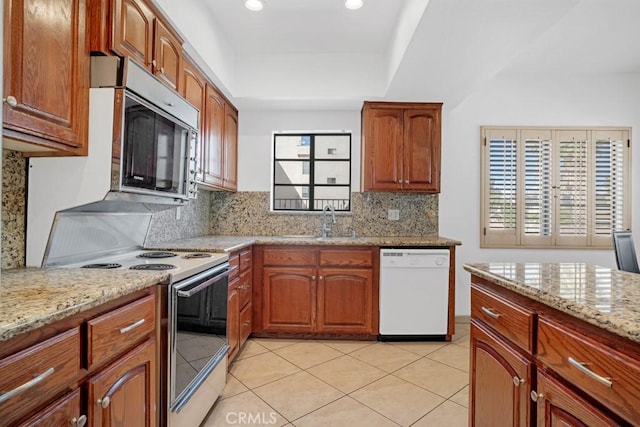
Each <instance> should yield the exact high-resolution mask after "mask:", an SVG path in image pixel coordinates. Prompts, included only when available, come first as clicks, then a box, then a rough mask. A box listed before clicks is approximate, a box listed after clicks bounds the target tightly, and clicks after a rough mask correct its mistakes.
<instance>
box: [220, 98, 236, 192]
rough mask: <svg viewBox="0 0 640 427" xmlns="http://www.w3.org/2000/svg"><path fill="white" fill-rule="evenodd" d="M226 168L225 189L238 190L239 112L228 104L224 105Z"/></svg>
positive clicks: (224, 170) (224, 172)
mask: <svg viewBox="0 0 640 427" xmlns="http://www.w3.org/2000/svg"><path fill="white" fill-rule="evenodd" d="M223 154H224V168H223V176H224V182H223V187H224V188H225V189H227V190H233V191H235V190H236V189H237V188H238V112H237V111H236V110H235V109H234V108H233V107H232V106H230V105H229V104H228V103H225V105H224V145H223Z"/></svg>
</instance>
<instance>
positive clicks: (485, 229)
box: [483, 227, 487, 236]
mask: <svg viewBox="0 0 640 427" xmlns="http://www.w3.org/2000/svg"><path fill="white" fill-rule="evenodd" d="M483 233H484V235H485V236H486V235H487V227H484V230H483Z"/></svg>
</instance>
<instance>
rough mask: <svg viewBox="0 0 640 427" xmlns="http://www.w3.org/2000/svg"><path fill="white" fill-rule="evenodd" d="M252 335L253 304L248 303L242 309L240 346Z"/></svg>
mask: <svg viewBox="0 0 640 427" xmlns="http://www.w3.org/2000/svg"><path fill="white" fill-rule="evenodd" d="M249 335H251V304H247V305H246V306H245V307H244V308H243V309H242V311H240V348H242V346H243V345H244V343H245V341H247V338H249Z"/></svg>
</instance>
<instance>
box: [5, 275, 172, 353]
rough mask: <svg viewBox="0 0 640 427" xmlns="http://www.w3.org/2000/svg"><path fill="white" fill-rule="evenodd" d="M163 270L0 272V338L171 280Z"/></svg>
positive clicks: (27, 330) (7, 337)
mask: <svg viewBox="0 0 640 427" xmlns="http://www.w3.org/2000/svg"><path fill="white" fill-rule="evenodd" d="M168 278H169V274H168V273H167V272H163V271H132V270H87V269H81V268H48V269H37V268H27V269H16V270H3V271H2V272H0V342H2V341H6V340H8V339H10V338H13V337H14V336H16V335H18V334H21V333H24V332H29V331H31V330H34V329H36V328H39V327H40V326H43V325H47V324H50V323H53V322H55V321H57V320H61V319H64V318H65V317H68V316H71V315H73V314H76V313H79V312H82V311H85V310H88V309H90V308H93V307H97V306H99V305H101V304H104V303H106V302H109V301H111V300H113V299H116V298H118V297H121V296H124V295H127V294H130V293H132V292H135V291H138V290H141V289H144V288H147V287H149V286H153V285H156V284H158V283H162V282H166V281H168Z"/></svg>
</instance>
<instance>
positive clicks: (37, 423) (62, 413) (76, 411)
mask: <svg viewBox="0 0 640 427" xmlns="http://www.w3.org/2000/svg"><path fill="white" fill-rule="evenodd" d="M81 411H82V407H81V405H80V389H75V390H74V391H72V392H71V393H69V394H68V395H66V396H64V397H61V398H60V399H58V400H56V401H55V402H53V403H52V404H51V405H49V406H48V407H47V408H45V409H44V410H43V411H42V412H40V413H38V414H37V415H36V416H34V417H33V418H30V419H28V420H27V421H25V422H24V423H22V424H20V427H27V426H29V427H49V426H74V427H81V426H82V425H86V422H87V416H86V415H84V414H82V412H81Z"/></svg>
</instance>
